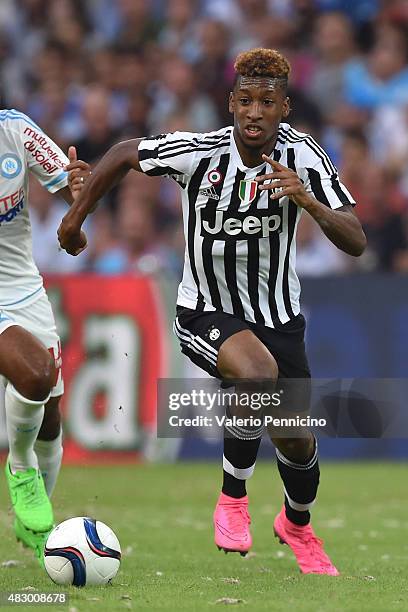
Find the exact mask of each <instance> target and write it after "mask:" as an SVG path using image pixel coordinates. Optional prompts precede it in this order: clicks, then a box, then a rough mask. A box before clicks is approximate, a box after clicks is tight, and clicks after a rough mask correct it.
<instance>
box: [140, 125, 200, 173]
mask: <svg viewBox="0 0 408 612" xmlns="http://www.w3.org/2000/svg"><path fill="white" fill-rule="evenodd" d="M200 136H202V135H201V134H194V133H192V132H173V133H171V134H160V135H159V136H152V137H150V138H144V139H143V140H141V142H140V143H139V147H138V151H139V164H140V167H141V169H142V170H143V172H145V173H146V174H148V175H149V176H168V177H172V178H175V179H176V180H177V177H181V176H183V175H185V176H187V177H190V176H191V175H192V174H193V172H194V169H195V165H196V157H197V156H196V151H197V149H198V148H199V142H200Z"/></svg>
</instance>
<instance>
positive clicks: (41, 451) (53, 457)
mask: <svg viewBox="0 0 408 612" xmlns="http://www.w3.org/2000/svg"><path fill="white" fill-rule="evenodd" d="M34 450H35V453H36V455H37V458H38V466H39V468H40V470H41V474H42V477H43V479H44V483H45V488H46V490H47V493H48V497H51V495H52V492H53V491H54V488H55V483H56V482H57V478H58V474H59V471H60V467H61V461H62V454H63V448H62V432H60V433H59V436H58V437H57V438H55V440H37V441H36V443H35V444H34Z"/></svg>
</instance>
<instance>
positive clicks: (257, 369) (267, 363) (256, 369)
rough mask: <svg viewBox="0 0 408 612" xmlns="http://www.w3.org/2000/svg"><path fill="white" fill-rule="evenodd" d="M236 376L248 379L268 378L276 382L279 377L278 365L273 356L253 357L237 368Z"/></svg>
mask: <svg viewBox="0 0 408 612" xmlns="http://www.w3.org/2000/svg"><path fill="white" fill-rule="evenodd" d="M237 370H238V371H237V374H238V376H236V378H241V379H246V380H254V381H255V380H268V381H271V382H275V381H276V380H277V378H278V365H277V363H276V361H275V359H274V358H273V357H272V355H271V356H270V357H265V356H263V355H262V356H261V357H259V358H257V357H255V358H251V359H249V360H247V361H246V362H244V363H243V364H242V365H241V366H240V367H238V368H237Z"/></svg>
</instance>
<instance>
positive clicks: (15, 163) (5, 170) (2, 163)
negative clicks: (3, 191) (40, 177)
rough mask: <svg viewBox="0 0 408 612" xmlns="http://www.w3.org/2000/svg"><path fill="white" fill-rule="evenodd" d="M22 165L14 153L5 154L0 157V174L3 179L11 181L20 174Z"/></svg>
mask: <svg viewBox="0 0 408 612" xmlns="http://www.w3.org/2000/svg"><path fill="white" fill-rule="evenodd" d="M22 167H23V165H22V163H21V160H20V159H19V158H18V157H17V155H14V153H6V154H5V155H2V156H1V157H0V174H1V176H2V177H3V178H6V179H13V178H15V177H16V176H18V175H19V174H20V172H21V169H22Z"/></svg>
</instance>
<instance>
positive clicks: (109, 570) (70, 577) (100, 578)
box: [44, 516, 121, 587]
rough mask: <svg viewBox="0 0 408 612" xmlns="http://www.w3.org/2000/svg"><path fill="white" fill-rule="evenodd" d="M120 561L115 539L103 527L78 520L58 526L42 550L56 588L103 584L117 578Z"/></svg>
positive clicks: (119, 551) (90, 520)
mask: <svg viewBox="0 0 408 612" xmlns="http://www.w3.org/2000/svg"><path fill="white" fill-rule="evenodd" d="M120 558H121V549H120V544H119V540H118V538H117V537H116V536H115V534H114V533H113V531H112V529H110V528H109V527H108V526H107V525H105V523H102V522H101V521H96V520H95V519H92V518H88V517H85V516H77V517H75V518H71V519H68V520H67V521H64V522H63V523H60V524H59V525H57V527H55V529H53V530H52V531H51V533H50V535H49V536H48V539H47V543H46V545H45V549H44V565H45V569H46V570H47V574H48V575H49V577H50V578H51V580H53V581H54V582H56V583H57V584H73V585H74V586H77V587H80V586H85V585H86V584H93V585H95V584H106V583H107V582H109V581H110V580H111V579H112V578H114V576H116V574H117V572H118V569H119V565H120Z"/></svg>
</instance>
